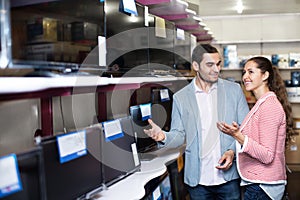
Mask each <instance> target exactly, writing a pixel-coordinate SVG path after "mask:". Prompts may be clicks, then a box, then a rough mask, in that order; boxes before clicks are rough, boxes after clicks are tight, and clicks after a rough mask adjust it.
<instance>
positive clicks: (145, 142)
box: [129, 105, 157, 153]
mask: <svg viewBox="0 0 300 200" xmlns="http://www.w3.org/2000/svg"><path fill="white" fill-rule="evenodd" d="M129 112H130V115H131V117H132V120H133V129H134V131H135V132H136V138H137V151H138V152H139V153H146V152H149V151H154V150H156V147H157V144H156V142H155V141H154V140H153V139H152V138H150V137H149V136H148V135H146V134H145V133H144V129H150V128H151V126H150V125H149V123H148V121H147V120H142V113H141V109H140V106H139V105H134V106H130V107H129Z"/></svg>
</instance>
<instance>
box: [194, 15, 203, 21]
mask: <svg viewBox="0 0 300 200" xmlns="http://www.w3.org/2000/svg"><path fill="white" fill-rule="evenodd" d="M193 19H194V20H196V21H199V22H201V21H202V19H201V18H200V17H198V16H193Z"/></svg>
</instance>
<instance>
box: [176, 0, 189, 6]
mask: <svg viewBox="0 0 300 200" xmlns="http://www.w3.org/2000/svg"><path fill="white" fill-rule="evenodd" d="M176 1H177V2H178V3H181V4H183V5H185V6H189V4H188V3H187V2H185V1H182V0H176Z"/></svg>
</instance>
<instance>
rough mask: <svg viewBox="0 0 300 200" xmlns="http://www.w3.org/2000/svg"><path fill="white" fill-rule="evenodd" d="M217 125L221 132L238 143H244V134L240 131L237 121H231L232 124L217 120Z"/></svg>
mask: <svg viewBox="0 0 300 200" xmlns="http://www.w3.org/2000/svg"><path fill="white" fill-rule="evenodd" d="M217 127H218V129H219V130H220V131H222V132H223V133H225V134H227V135H230V136H232V137H233V138H234V139H236V140H237V141H238V142H239V143H240V144H244V140H245V136H244V135H243V134H242V133H241V131H240V127H239V125H238V123H236V122H232V125H229V124H226V123H225V122H217Z"/></svg>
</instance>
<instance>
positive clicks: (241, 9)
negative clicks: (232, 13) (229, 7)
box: [236, 0, 244, 14]
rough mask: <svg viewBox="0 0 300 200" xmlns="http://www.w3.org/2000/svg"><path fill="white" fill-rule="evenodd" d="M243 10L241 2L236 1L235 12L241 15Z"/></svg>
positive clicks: (240, 0)
mask: <svg viewBox="0 0 300 200" xmlns="http://www.w3.org/2000/svg"><path fill="white" fill-rule="evenodd" d="M243 10H244V5H243V2H242V0H238V2H237V4H236V11H237V13H239V14H241V13H242V12H243Z"/></svg>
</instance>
